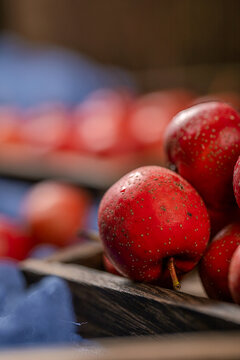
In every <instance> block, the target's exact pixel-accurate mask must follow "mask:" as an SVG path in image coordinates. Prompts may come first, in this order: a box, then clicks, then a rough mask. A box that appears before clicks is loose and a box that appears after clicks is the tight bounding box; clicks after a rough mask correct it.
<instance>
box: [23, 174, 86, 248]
mask: <svg viewBox="0 0 240 360" xmlns="http://www.w3.org/2000/svg"><path fill="white" fill-rule="evenodd" d="M88 205H89V196H88V194H87V193H86V192H85V191H84V190H81V189H77V188H75V187H73V186H70V185H66V184H62V183H57V182H54V181H45V182H42V183H39V184H37V185H35V186H34V187H33V188H32V189H31V190H30V191H29V193H28V194H27V196H26V198H25V201H24V204H23V216H24V219H25V222H26V225H27V227H28V230H29V232H30V234H31V235H32V237H34V238H35V239H36V241H37V242H40V243H51V244H55V245H58V246H63V245H67V244H69V243H70V242H72V241H74V238H75V237H76V234H77V232H78V230H79V228H81V226H82V225H83V221H84V217H85V216H86V212H87V211H88Z"/></svg>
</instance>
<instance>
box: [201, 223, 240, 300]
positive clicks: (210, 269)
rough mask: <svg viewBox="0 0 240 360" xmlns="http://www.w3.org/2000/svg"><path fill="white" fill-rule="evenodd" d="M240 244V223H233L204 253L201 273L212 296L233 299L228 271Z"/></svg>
mask: <svg viewBox="0 0 240 360" xmlns="http://www.w3.org/2000/svg"><path fill="white" fill-rule="evenodd" d="M239 244H240V224H239V223H233V224H230V225H228V226H226V227H225V228H224V229H223V230H221V231H220V232H219V233H218V234H217V235H216V236H215V237H214V238H213V241H212V242H211V244H210V245H209V247H208V249H207V251H206V253H205V254H204V256H203V258H202V260H201V262H200V266H199V274H200V277H201V280H202V283H203V286H204V288H205V290H206V293H207V294H208V296H209V297H210V298H212V299H218V300H224V301H230V302H232V301H233V300H232V296H231V293H230V290H229V286H228V272H229V265H230V261H231V258H232V255H233V253H234V251H235V250H236V248H237V246H238V245H239Z"/></svg>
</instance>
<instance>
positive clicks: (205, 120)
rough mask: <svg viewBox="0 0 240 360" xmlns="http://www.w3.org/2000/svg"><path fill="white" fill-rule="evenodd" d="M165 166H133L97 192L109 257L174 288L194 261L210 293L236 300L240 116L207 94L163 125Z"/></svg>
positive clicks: (122, 268) (133, 273)
mask: <svg viewBox="0 0 240 360" xmlns="http://www.w3.org/2000/svg"><path fill="white" fill-rule="evenodd" d="M164 147H165V151H166V154H167V158H168V161H169V167H170V168H171V169H175V172H173V171H172V170H169V169H167V168H163V167H160V166H146V167H142V168H138V169H136V170H134V171H132V172H130V173H129V174H127V175H125V176H124V177H123V178H121V179H120V180H119V181H118V182H117V183H115V184H114V185H113V186H112V187H111V188H110V189H109V190H108V191H107V192H106V193H105V195H104V197H103V199H102V201H101V204H100V208H99V219H98V220H99V232H100V237H101V240H102V242H103V245H104V249H105V255H106V256H107V258H108V262H106V261H105V263H106V267H107V268H109V269H110V270H112V269H111V268H110V266H111V264H112V265H113V266H114V268H115V269H116V270H117V271H118V272H119V273H120V274H121V275H123V276H126V277H128V278H131V279H133V280H135V281H146V282H154V283H157V284H159V285H162V286H166V287H172V286H173V287H174V288H175V289H177V288H178V287H179V284H178V279H181V277H182V276H183V275H184V274H186V273H187V272H189V271H190V270H192V269H193V268H194V267H195V266H196V265H197V264H198V265H199V267H198V268H199V273H200V277H201V280H202V283H203V286H204V288H205V290H206V292H207V294H208V296H209V297H211V298H214V299H221V300H224V301H235V302H237V303H240V246H239V245H240V213H239V207H238V206H240V158H239V156H240V116H239V114H238V112H237V111H236V110H234V108H233V107H232V106H230V105H228V104H227V103H224V102H219V101H206V102H203V103H200V104H196V105H194V106H191V107H190V108H187V109H185V110H183V111H181V112H180V113H178V114H177V115H176V116H175V117H174V118H173V119H172V121H171V122H170V123H169V125H168V126H167V128H166V131H165V136H164Z"/></svg>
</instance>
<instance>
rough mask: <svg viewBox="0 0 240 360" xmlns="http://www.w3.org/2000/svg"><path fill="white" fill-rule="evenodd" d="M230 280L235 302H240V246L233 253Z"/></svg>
mask: <svg viewBox="0 0 240 360" xmlns="http://www.w3.org/2000/svg"><path fill="white" fill-rule="evenodd" d="M228 282H229V289H230V292H231V295H232V298H233V300H234V302H235V303H237V304H240V246H238V247H237V249H236V250H235V251H234V253H233V256H232V259H231V262H230V266H229V273H228Z"/></svg>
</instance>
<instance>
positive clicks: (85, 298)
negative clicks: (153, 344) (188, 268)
mask: <svg viewBox="0 0 240 360" xmlns="http://www.w3.org/2000/svg"><path fill="white" fill-rule="evenodd" d="M21 268H22V271H23V273H24V274H25V276H26V278H27V281H28V282H29V283H32V282H34V281H37V280H38V279H39V278H41V277H42V276H45V275H56V276H60V277H61V278H63V279H65V280H66V281H67V282H68V284H69V286H70V289H71V292H72V294H73V299H74V307H75V313H76V316H77V321H79V322H86V324H85V325H82V326H81V328H80V332H81V334H82V335H83V336H84V337H87V338H89V337H104V336H128V335H156V334H162V333H175V332H188V331H202V330H205V331H206V330H229V329H232V330H233V329H239V330H240V308H239V307H238V306H237V305H231V304H227V303H221V302H214V301H210V300H208V299H204V298H200V297H194V296H191V295H187V294H184V293H180V292H174V291H171V290H168V289H163V288H160V287H157V286H152V285H147V284H139V283H134V282H132V281H130V280H128V279H124V278H122V277H119V276H116V275H112V274H108V273H105V272H103V271H99V270H95V269H90V268H87V267H84V266H80V265H67V264H61V263H48V262H46V261H40V260H27V261H25V262H23V263H22V264H21Z"/></svg>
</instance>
